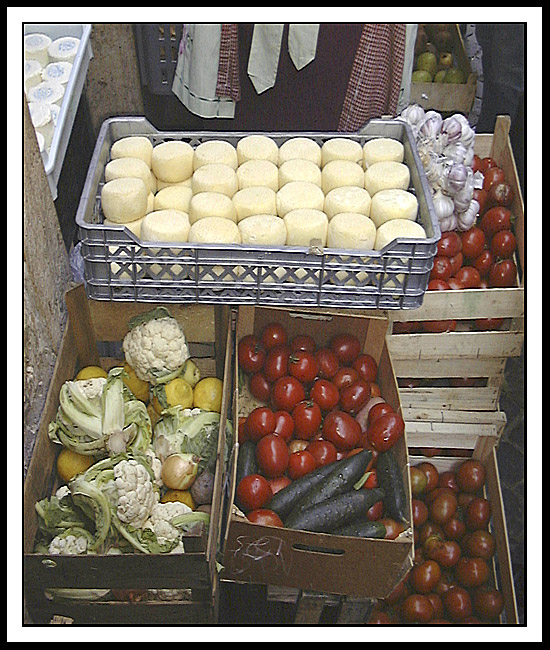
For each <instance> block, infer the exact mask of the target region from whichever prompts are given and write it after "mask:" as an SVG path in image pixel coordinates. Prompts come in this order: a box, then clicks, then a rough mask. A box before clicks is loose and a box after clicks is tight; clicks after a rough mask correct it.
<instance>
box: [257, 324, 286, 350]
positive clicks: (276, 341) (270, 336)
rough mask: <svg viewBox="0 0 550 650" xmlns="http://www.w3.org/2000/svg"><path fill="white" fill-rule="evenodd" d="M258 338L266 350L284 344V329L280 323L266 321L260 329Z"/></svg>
mask: <svg viewBox="0 0 550 650" xmlns="http://www.w3.org/2000/svg"><path fill="white" fill-rule="evenodd" d="M260 340H261V342H262V345H263V346H264V348H265V349H266V350H271V348H274V347H276V346H277V345H286V341H287V336H286V330H285V328H284V327H283V326H282V325H281V324H280V323H268V324H267V325H266V326H265V327H264V329H263V330H262V334H261V336H260Z"/></svg>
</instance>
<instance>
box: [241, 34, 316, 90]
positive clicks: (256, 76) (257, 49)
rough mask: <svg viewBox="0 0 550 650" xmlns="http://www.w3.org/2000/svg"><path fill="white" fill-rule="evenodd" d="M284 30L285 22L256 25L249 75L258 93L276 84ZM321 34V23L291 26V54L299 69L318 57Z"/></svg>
mask: <svg viewBox="0 0 550 650" xmlns="http://www.w3.org/2000/svg"><path fill="white" fill-rule="evenodd" d="M283 29H284V24H282V23H257V24H255V25H254V31H253V34H252V43H251V45H250V55H249V58H248V68H247V73H248V76H249V77H250V81H251V82H252V84H253V86H254V88H255V89H256V92H257V93H258V94H261V93H263V92H265V91H266V90H269V88H273V86H274V85H275V81H276V79H277V68H278V67H279V56H280V53H281V43H282V39H283ZM318 35H319V25H318V24H303V23H299V24H294V23H292V24H290V25H289V28H288V52H289V55H290V58H291V59H292V62H293V63H294V65H295V67H296V69H297V70H301V69H302V68H304V67H305V66H306V65H307V64H308V63H310V62H311V61H313V59H314V58H315V52H316V50H317V38H318Z"/></svg>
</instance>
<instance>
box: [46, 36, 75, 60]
mask: <svg viewBox="0 0 550 650" xmlns="http://www.w3.org/2000/svg"><path fill="white" fill-rule="evenodd" d="M79 45H80V39H79V38H76V37H75V36H61V37H60V38H56V39H55V41H52V43H50V45H49V47H48V55H49V57H50V59H51V60H52V61H69V62H72V61H74V58H75V57H76V53H77V52H78V46H79Z"/></svg>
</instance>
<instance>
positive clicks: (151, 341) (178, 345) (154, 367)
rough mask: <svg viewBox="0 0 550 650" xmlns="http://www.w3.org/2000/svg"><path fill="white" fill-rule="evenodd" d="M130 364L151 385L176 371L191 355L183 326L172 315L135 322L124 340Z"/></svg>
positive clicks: (123, 345)
mask: <svg viewBox="0 0 550 650" xmlns="http://www.w3.org/2000/svg"><path fill="white" fill-rule="evenodd" d="M122 347H123V350H124V355H125V358H126V361H127V362H128V364H129V365H130V366H131V367H132V368H133V369H134V371H135V373H136V375H137V376H138V377H139V379H141V380H143V381H148V382H149V383H150V384H152V385H156V384H157V383H158V379H160V378H162V379H165V378H166V377H168V376H171V375H174V376H177V374H178V373H179V372H180V371H181V369H182V367H183V365H184V364H185V362H186V361H187V359H188V358H189V348H188V345H187V340H186V338H185V334H184V332H183V329H182V328H181V326H180V324H179V323H178V321H177V320H176V319H175V318H173V317H172V316H165V317H163V318H153V319H152V320H147V321H145V322H141V323H140V324H138V325H136V326H135V327H133V328H132V329H130V331H129V332H128V333H127V334H126V336H125V337H124V340H123V342H122Z"/></svg>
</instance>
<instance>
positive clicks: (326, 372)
mask: <svg viewBox="0 0 550 650" xmlns="http://www.w3.org/2000/svg"><path fill="white" fill-rule="evenodd" d="M315 358H316V359H317V363H318V364H319V377H322V378H324V379H331V378H332V377H334V375H335V374H336V372H337V371H338V368H339V367H340V362H339V361H338V357H337V356H336V355H335V354H334V352H333V351H332V350H331V349H330V348H319V350H317V352H316V353H315Z"/></svg>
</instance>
